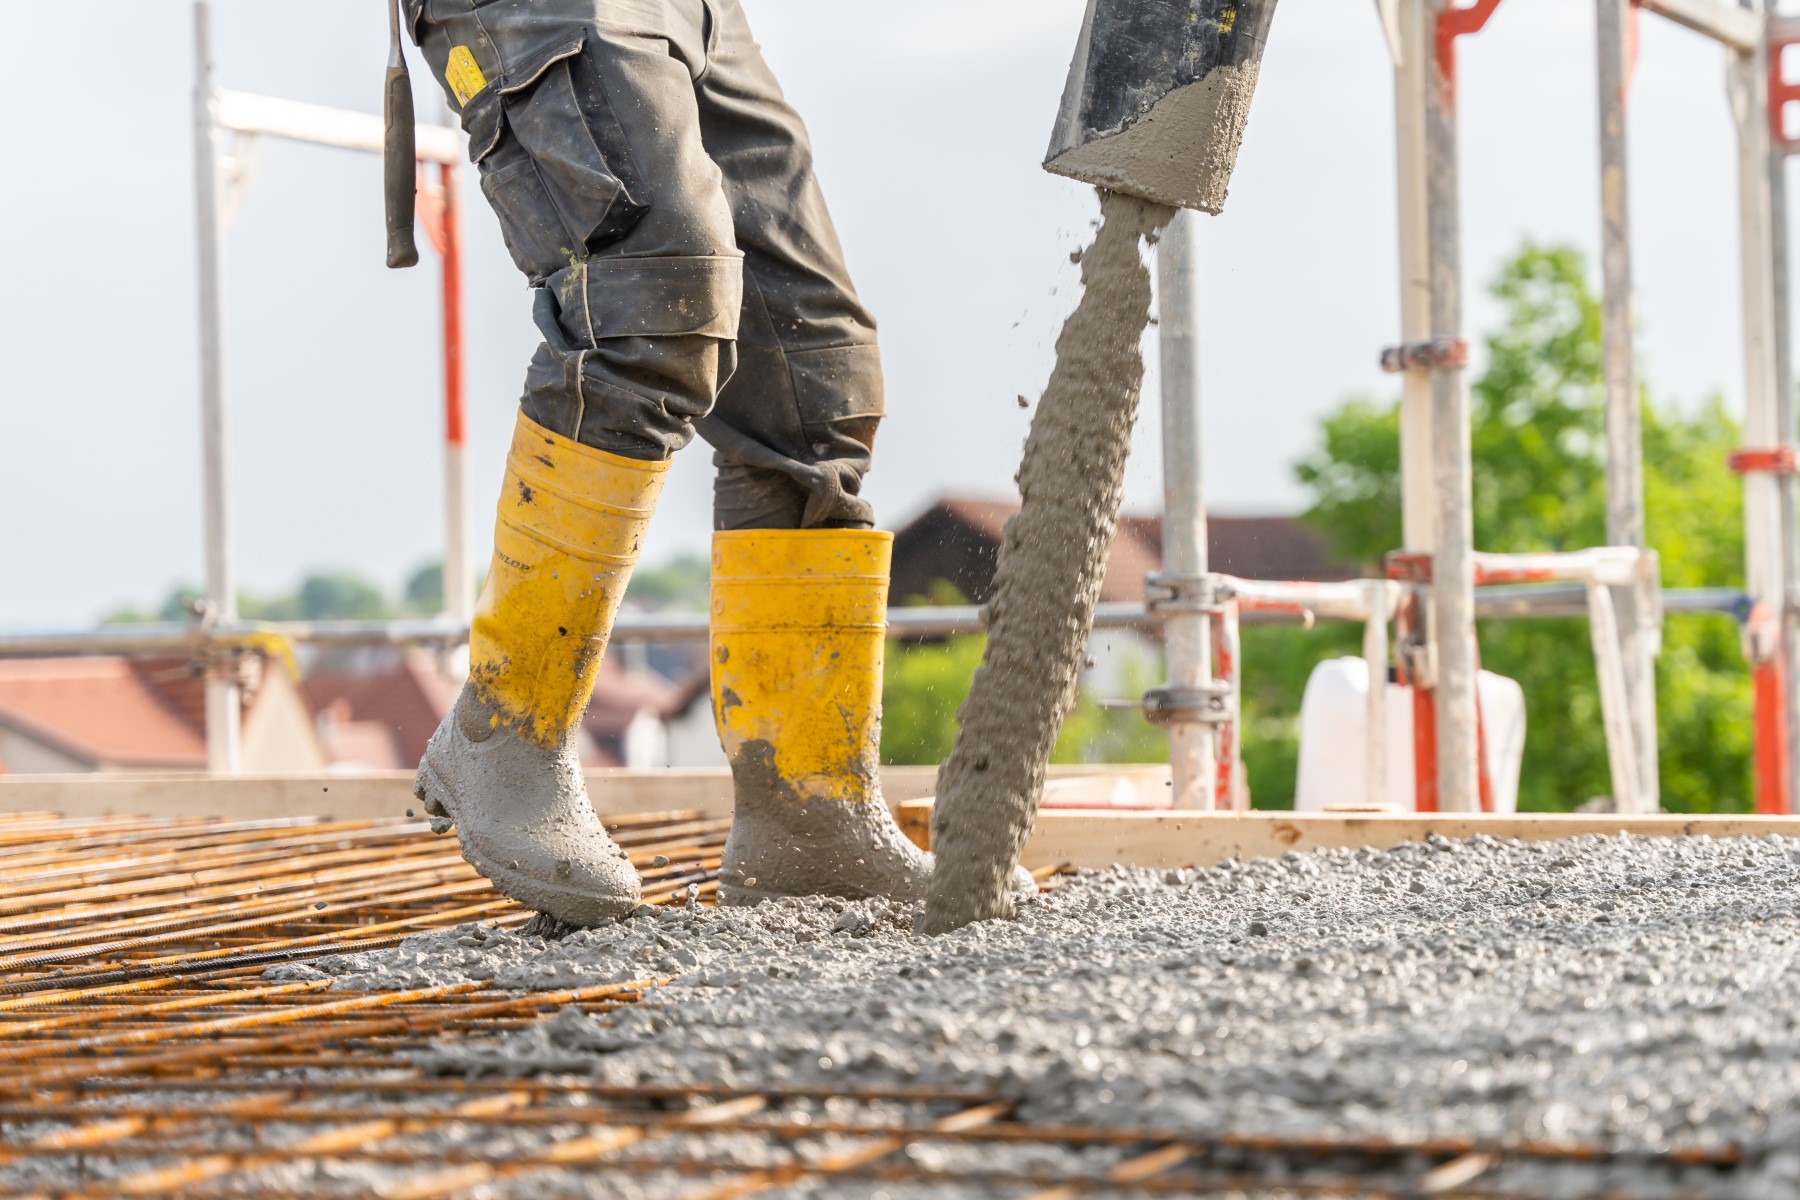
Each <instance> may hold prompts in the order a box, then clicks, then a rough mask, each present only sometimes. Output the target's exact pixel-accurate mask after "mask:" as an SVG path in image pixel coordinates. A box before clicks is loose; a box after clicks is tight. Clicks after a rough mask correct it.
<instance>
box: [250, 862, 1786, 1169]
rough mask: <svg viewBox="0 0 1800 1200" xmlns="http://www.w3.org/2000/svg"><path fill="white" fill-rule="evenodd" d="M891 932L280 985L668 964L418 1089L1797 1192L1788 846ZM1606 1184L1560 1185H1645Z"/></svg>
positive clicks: (875, 904)
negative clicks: (1484, 1140) (1303, 1149)
mask: <svg viewBox="0 0 1800 1200" xmlns="http://www.w3.org/2000/svg"><path fill="white" fill-rule="evenodd" d="M916 919H917V910H916V908H914V909H907V908H902V907H899V906H895V905H891V904H886V903H884V902H880V901H865V902H856V903H846V902H842V901H824V900H806V901H800V900H786V901H781V902H778V903H775V904H768V905H763V906H760V907H758V908H753V909H740V910H713V909H705V908H699V907H691V908H678V909H658V910H640V911H639V913H637V914H635V915H634V916H633V917H632V918H630V919H628V920H626V921H623V922H621V923H619V924H618V925H616V926H612V927H609V928H606V929H601V930H590V931H586V932H583V933H579V934H575V935H573V936H571V937H569V938H567V939H564V940H562V941H560V942H557V941H548V940H545V939H543V938H533V937H526V936H522V935H519V934H514V933H504V932H498V931H492V930H488V931H477V930H476V929H473V928H468V927H465V928H464V929H462V930H458V931H450V932H446V933H442V934H433V935H425V936H421V937H418V938H413V939H410V940H409V941H408V942H407V943H405V944H404V945H403V946H401V947H399V948H398V949H396V950H392V951H382V952H375V953H370V954H360V955H350V956H344V957H342V958H339V959H336V960H326V961H324V962H322V963H320V964H316V965H315V966H314V967H312V968H306V969H307V970H320V969H322V970H324V971H325V972H326V973H328V974H333V975H336V976H337V978H338V982H339V984H340V985H341V986H353V987H407V986H418V985H422V984H429V983H436V982H443V981H446V980H449V979H456V978H468V977H471V976H473V977H476V978H484V979H492V980H493V981H494V983H495V984H496V985H498V986H501V987H513V988H532V987H539V988H542V987H566V986H572V985H576V984H582V983H595V982H606V981H614V980H620V979H624V978H639V977H644V976H650V975H671V976H674V977H675V978H674V981H673V983H672V984H671V985H670V986H668V987H666V988H664V989H662V990H660V991H658V992H655V993H652V994H651V995H650V996H649V997H647V998H646V999H645V1000H644V1001H642V1002H641V1003H639V1004H637V1005H635V1006H632V1007H629V1008H624V1009H620V1010H618V1011H616V1012H612V1013H608V1014H604V1015H598V1016H589V1015H586V1014H583V1013H580V1012H578V1011H576V1010H574V1009H569V1010H565V1011H563V1012H561V1013H558V1014H556V1015H554V1016H552V1017H549V1018H546V1019H544V1020H542V1021H539V1022H537V1023H535V1024H533V1025H531V1026H528V1027H527V1028H525V1029H523V1030H520V1031H517V1032H515V1033H512V1034H510V1035H508V1036H507V1037H505V1038H503V1039H500V1040H497V1041H492V1042H456V1041H447V1042H445V1043H443V1044H441V1045H439V1046H438V1047H437V1048H436V1049H435V1050H434V1051H432V1052H431V1053H430V1054H428V1055H426V1056H425V1058H424V1060H423V1061H424V1064H425V1065H427V1066H429V1067H430V1068H432V1069H434V1070H438V1071H442V1072H449V1073H462V1074H470V1075H523V1074H533V1073H539V1072H570V1073H579V1074H583V1075H589V1076H592V1077H595V1078H597V1079H602V1080H605V1081H606V1082H609V1083H617V1084H630V1083H635V1082H654V1083H671V1082H679V1081H697V1082H717V1083H725V1084H732V1085H738V1086H756V1085H758V1084H768V1083H773V1082H792V1081H806V1082H822V1083H840V1084H843V1085H845V1086H853V1085H857V1084H869V1085H880V1084H900V1085H935V1086H941V1087H945V1088H956V1089H959V1090H985V1091H992V1092H997V1093H999V1094H1002V1095H1005V1096H1008V1097H1011V1098H1014V1099H1016V1100H1017V1101H1018V1102H1019V1109H1018V1112H1019V1115H1020V1116H1021V1117H1022V1118H1024V1119H1027V1120H1036V1121H1044V1122H1055V1123H1067V1122H1100V1123H1116V1124H1128V1125H1147V1124H1154V1125H1162V1126H1169V1125H1173V1126H1178V1127H1184V1128H1191V1129H1196V1130H1207V1131H1216V1130H1222V1129H1240V1130H1255V1131H1271V1132H1283V1131H1286V1132H1308V1133H1319V1132H1325V1133H1343V1134H1374V1135H1382V1136H1387V1137H1394V1138H1413V1137H1428V1136H1434V1135H1449V1136H1455V1135H1473V1136H1478V1137H1503V1136H1517V1137H1526V1138H1543V1139H1553V1140H1579V1141H1593V1142H1601V1143H1605V1144H1608V1145H1611V1146H1616V1147H1628V1148H1629V1147H1635V1148H1646V1149H1647V1148H1655V1147H1659V1146H1665V1145H1669V1144H1675V1143H1680V1144H1696V1143H1698V1144H1723V1143H1739V1144H1743V1145H1745V1146H1747V1147H1749V1148H1750V1150H1751V1155H1750V1157H1751V1159H1752V1160H1753V1161H1752V1163H1751V1166H1750V1167H1749V1168H1748V1169H1747V1170H1746V1171H1744V1172H1739V1173H1737V1174H1736V1175H1734V1177H1733V1180H1732V1181H1731V1183H1730V1186H1728V1187H1725V1188H1724V1190H1722V1191H1720V1192H1719V1193H1718V1194H1726V1195H1757V1194H1767V1195H1774V1194H1782V1192H1783V1190H1785V1189H1790V1188H1791V1189H1794V1190H1795V1191H1800V1150H1797V1149H1793V1148H1800V1137H1796V1136H1795V1135H1796V1134H1800V1125H1797V1123H1796V1122H1795V1121H1794V1120H1793V1119H1792V1118H1790V1117H1788V1116H1787V1114H1788V1112H1789V1111H1790V1110H1793V1109H1795V1107H1796V1102H1797V1101H1800V1034H1797V1033H1796V1027H1795V1026H1796V1021H1795V1018H1796V1013H1797V1011H1800V1004H1797V1002H1796V991H1795V984H1796V978H1797V977H1796V975H1795V972H1794V964H1795V956H1796V954H1797V953H1800V841H1796V840H1790V839H1782V838H1776V837H1766V838H1754V839H1752V838H1732V839H1719V840H1714V839H1710V838H1706V837H1694V838H1670V839H1649V838H1632V837H1583V838H1576V839H1571V840H1568V841H1562V842H1545V843H1535V844H1523V843H1516V842H1501V841H1497V840H1495V839H1492V838H1489V837H1476V838H1474V839H1472V840H1469V841H1456V842H1452V841H1447V840H1443V839H1439V838H1436V837H1433V838H1432V839H1431V840H1430V841H1429V842H1428V843H1426V844H1414V845H1403V846H1397V847H1394V848H1392V849H1389V850H1355V851H1351V850H1331V851H1320V852H1316V853H1312V854H1294V853H1290V854H1288V855H1285V856H1284V857H1282V858H1281V859H1278V860H1268V859H1258V860H1252V861H1249V862H1227V863H1225V864H1222V865H1220V866H1218V867H1214V868H1210V869H1200V870H1171V871H1147V870H1139V869H1123V868H1115V869H1112V870H1109V871H1104V872H1089V873H1084V874H1083V875H1081V876H1080V877H1078V878H1076V879H1074V880H1072V881H1070V882H1069V883H1067V884H1066V885H1065V886H1063V887H1062V888H1060V889H1058V890H1056V891H1054V892H1051V893H1048V894H1046V895H1042V896H1039V897H1035V898H1032V899H1030V900H1028V901H1026V902H1025V903H1023V904H1022V905H1021V906H1020V912H1019V917H1018V919H1017V920H1016V921H994V922H986V923H982V924H978V925H974V926H971V927H969V928H967V929H964V930H961V931H958V932H957V933H954V934H951V935H948V936H945V937H941V938H922V937H920V936H918V935H917V934H915V932H914V928H915V922H916ZM297 970H298V969H297V968H294V967H284V968H277V969H276V970H275V971H274V972H272V973H276V974H280V975H282V976H283V977H291V976H292V975H293V974H294V973H295V972H296V971H297ZM1633 1170H1634V1168H1631V1167H1628V1166H1626V1167H1616V1168H1605V1169H1597V1168H1584V1169H1581V1170H1580V1171H1578V1172H1577V1174H1578V1175H1579V1176H1580V1178H1581V1179H1583V1180H1585V1181H1586V1184H1585V1185H1584V1186H1592V1185H1594V1184H1595V1183H1596V1182H1598V1181H1603V1180H1605V1179H1607V1178H1611V1177H1612V1175H1609V1174H1608V1172H1612V1173H1613V1174H1614V1175H1616V1174H1617V1173H1619V1172H1624V1176H1623V1177H1624V1178H1626V1179H1627V1180H1628V1181H1631V1182H1632V1186H1636V1187H1638V1188H1639V1190H1640V1191H1642V1192H1643V1193H1644V1194H1652V1192H1651V1190H1650V1182H1649V1181H1648V1179H1647V1178H1646V1177H1643V1176H1641V1175H1638V1174H1633V1173H1632V1172H1633ZM1539 1175H1540V1176H1542V1177H1543V1178H1545V1179H1551V1178H1555V1179H1562V1178H1563V1176H1562V1175H1561V1174H1558V1173H1557V1172H1543V1171H1540V1172H1539ZM1752 1180H1754V1183H1753V1182H1752ZM1702 1182H1704V1180H1702ZM1558 1186H1559V1188H1560V1185H1558ZM1686 1186H1690V1187H1691V1186H1696V1185H1695V1184H1694V1183H1693V1181H1692V1180H1689V1181H1687V1184H1686ZM1765 1189H1767V1190H1765Z"/></svg>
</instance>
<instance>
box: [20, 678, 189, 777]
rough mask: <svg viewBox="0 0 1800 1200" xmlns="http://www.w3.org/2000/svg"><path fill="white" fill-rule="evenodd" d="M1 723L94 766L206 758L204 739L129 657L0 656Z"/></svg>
mask: <svg viewBox="0 0 1800 1200" xmlns="http://www.w3.org/2000/svg"><path fill="white" fill-rule="evenodd" d="M0 723H5V724H7V725H10V726H12V727H13V728H15V729H18V730H19V731H20V732H21V733H24V734H25V735H26V736H28V737H32V738H34V739H37V740H39V741H43V742H45V743H46V744H48V745H50V746H53V747H54V748H56V749H58V750H61V751H63V752H64V753H66V754H69V755H71V756H72V757H75V758H78V759H81V760H83V761H85V762H88V763H91V764H93V765H95V766H121V767H161V768H187V767H204V766H205V765H206V739H205V737H204V735H203V734H202V733H201V732H200V730H199V729H198V728H197V727H196V726H195V725H194V724H191V723H190V722H189V721H188V720H187V719H186V717H185V715H184V714H183V713H182V712H180V711H179V710H178V709H176V708H175V707H174V706H172V705H171V704H169V703H168V701H167V700H166V698H165V697H164V696H163V695H162V694H161V693H160V692H159V691H158V689H157V688H156V687H155V686H153V685H152V684H151V683H149V682H148V681H147V680H146V679H145V678H144V677H143V675H142V674H141V673H140V672H139V671H138V670H137V669H136V664H133V663H132V662H131V661H129V660H127V659H124V658H114V657H83V658H39V659H13V660H0Z"/></svg>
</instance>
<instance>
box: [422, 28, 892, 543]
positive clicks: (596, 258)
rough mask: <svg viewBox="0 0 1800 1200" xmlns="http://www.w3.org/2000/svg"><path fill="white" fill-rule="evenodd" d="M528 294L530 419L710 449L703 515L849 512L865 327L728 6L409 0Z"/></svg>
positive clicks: (870, 419) (756, 55)
mask: <svg viewBox="0 0 1800 1200" xmlns="http://www.w3.org/2000/svg"><path fill="white" fill-rule="evenodd" d="M405 4H406V14H407V17H408V19H409V20H410V23H411V32H412V38H413V41H414V42H415V43H417V44H418V46H419V47H420V48H421V50H422V51H423V52H424V56H425V60H426V61H427V62H428V63H429V64H430V66H431V70H432V73H433V74H434V75H436V76H437V79H438V81H439V82H440V83H441V84H442V85H443V87H444V91H445V94H446V96H447V97H448V98H449V101H450V104H451V106H452V107H453V108H454V109H455V110H456V111H457V112H458V113H459V114H460V115H461V118H462V124H463V128H464V129H465V130H466V131H467V132H468V134H469V155H470V158H471V159H472V160H473V161H474V162H475V164H476V166H477V168H478V169H479V171H480V174H481V189H482V192H483V194H484V195H485V196H486V197H487V199H488V202H489V203H490V204H491V205H492V206H493V209H494V212H495V214H496V215H497V216H498V217H499V220H500V229H501V233H502V234H503V235H504V237H505V239H506V246H507V249H508V250H509V251H510V252H511V254H512V257H513V261H514V262H516V263H517V264H518V267H519V269H520V270H521V271H523V272H524V273H525V275H526V277H527V278H528V279H529V281H530V283H531V286H532V287H533V288H534V289H535V291H534V309H533V316H534V318H535V320H536V323H537V326H538V329H539V330H540V331H541V332H542V334H543V337H544V343H543V345H541V346H540V347H538V350H537V353H536V354H535V355H534V356H533V358H532V361H531V366H530V368H529V370H528V371H527V373H526V379H525V392H524V396H523V398H522V401H521V403H522V404H523V406H524V410H525V414H526V416H528V417H530V418H531V419H532V420H533V421H536V422H537V423H538V424H540V425H543V426H545V427H546V428H548V429H551V430H553V431H555V432H557V433H560V434H563V435H564V436H567V437H570V438H573V439H575V440H576V441H579V442H583V443H585V444H587V445H590V446H595V447H598V448H600V449H602V450H608V451H611V452H613V453H615V454H621V455H625V456H627V457H631V458H639V459H663V458H667V457H669V456H670V455H672V454H673V453H675V451H677V450H679V449H680V448H681V447H682V446H684V445H686V444H687V443H688V442H689V441H690V440H691V439H692V437H693V435H694V433H695V432H696V430H697V431H698V432H699V433H700V435H701V436H702V437H704V438H705V439H706V440H707V441H708V442H709V443H711V445H712V446H713V448H714V451H715V456H714V461H715V463H716V465H717V467H718V477H717V482H716V484H715V489H714V508H713V511H714V524H715V527H716V528H720V529H745V528H804V527H840V528H858V527H867V526H869V525H871V524H872V517H873V514H872V511H871V509H870V507H869V505H868V503H867V502H866V501H864V500H862V499H860V498H859V497H858V495H857V493H858V491H859V490H860V488H861V484H862V478H863V475H864V473H865V472H866V471H867V470H868V468H869V452H870V447H871V445H872V443H873V441H874V436H875V427H876V425H877V423H878V422H879V421H880V419H881V413H882V386H881V364H880V358H879V355H878V352H877V350H876V345H875V326H874V321H873V320H872V319H871V318H870V316H869V314H868V312H867V310H865V309H864V308H863V306H862V304H861V303H860V302H859V301H858V300H857V298H856V293H855V291H854V289H853V288H852V287H851V284H850V278H849V274H848V272H847V271H846V270H845V267H844V261H843V252H842V250H841V248H840V247H839V245H838V239H837V234H836V231H835V230H834V229H833V228H832V224H831V218H830V216H829V215H828V213H827V212H826V209H825V200H824V197H823V196H822V195H821V193H820V191H819V185H818V181H817V180H816V179H815V178H814V176H813V164H812V151H811V148H810V146H809V144H808V141H807V135H806V129H805V127H804V126H803V125H802V124H801V122H800V118H799V116H798V114H796V113H795V112H794V110H793V109H792V108H791V107H789V106H788V104H787V102H786V101H785V100H784V99H783V98H782V95H781V89H780V88H779V87H778V86H777V84H776V82H775V77H774V75H773V74H771V73H770V71H769V68H768V66H767V64H765V63H764V62H763V59H762V54H761V52H760V51H759V50H758V48H757V46H756V43H755V42H754V41H753V40H752V38H751V36H750V27H749V25H748V23H747V22H746V20H745V18H744V14H743V11H742V9H741V8H740V7H739V5H738V0H405Z"/></svg>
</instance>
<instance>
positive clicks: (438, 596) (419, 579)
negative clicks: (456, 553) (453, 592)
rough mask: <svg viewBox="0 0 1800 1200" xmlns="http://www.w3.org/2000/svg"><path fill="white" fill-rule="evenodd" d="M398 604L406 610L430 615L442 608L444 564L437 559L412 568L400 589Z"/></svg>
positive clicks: (421, 614)
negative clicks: (404, 584)
mask: <svg viewBox="0 0 1800 1200" xmlns="http://www.w3.org/2000/svg"><path fill="white" fill-rule="evenodd" d="M400 604H401V607H403V608H404V609H405V610H406V611H407V612H409V613H416V614H418V615H420V616H430V615H433V614H435V613H439V612H442V611H443V610H444V564H443V563H442V562H439V561H437V560H433V561H431V562H428V563H425V564H423V565H421V566H419V567H417V568H416V569H414V571H413V573H412V574H411V575H408V576H407V577H406V586H405V587H403V588H401V589H400Z"/></svg>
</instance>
